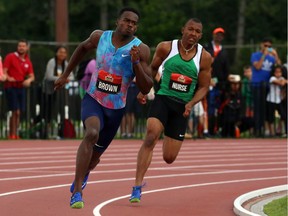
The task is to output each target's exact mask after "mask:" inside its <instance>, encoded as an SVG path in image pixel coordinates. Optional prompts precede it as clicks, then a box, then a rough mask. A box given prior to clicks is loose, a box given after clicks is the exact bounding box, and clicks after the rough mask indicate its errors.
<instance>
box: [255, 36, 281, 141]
mask: <svg viewBox="0 0 288 216" xmlns="http://www.w3.org/2000/svg"><path fill="white" fill-rule="evenodd" d="M274 64H281V61H280V59H279V57H278V54H277V51H276V50H275V49H273V48H272V40H271V39H270V38H264V39H263V40H262V42H261V43H260V50H259V51H257V52H254V53H252V55H251V65H252V80H251V82H252V95H253V106H254V110H253V115H254V122H255V128H254V134H255V136H256V137H259V136H262V135H263V129H264V118H265V113H266V112H265V109H263V107H265V103H266V96H267V90H268V86H269V85H268V83H269V78H270V76H271V71H272V68H273V65H274Z"/></svg>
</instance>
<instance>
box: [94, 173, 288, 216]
mask: <svg viewBox="0 0 288 216" xmlns="http://www.w3.org/2000/svg"><path fill="white" fill-rule="evenodd" d="M282 178H286V176H278V177H267V178H252V179H238V180H232V181H219V182H208V183H201V184H192V185H183V186H177V187H170V188H162V189H157V190H150V191H145V192H143V193H142V194H149V193H157V192H162V191H169V190H179V189H183V188H192V187H203V186H210V185H222V184H231V183H240V182H251V181H265V180H276V179H282ZM129 197H130V194H128V195H124V196H120V197H115V198H113V199H110V200H107V201H105V202H102V203H100V204H99V205H97V206H96V207H95V208H94V209H93V214H94V216H101V214H100V210H101V209H102V208H103V207H104V206H106V205H107V204H110V203H112V202H115V201H118V200H120V199H126V198H129Z"/></svg>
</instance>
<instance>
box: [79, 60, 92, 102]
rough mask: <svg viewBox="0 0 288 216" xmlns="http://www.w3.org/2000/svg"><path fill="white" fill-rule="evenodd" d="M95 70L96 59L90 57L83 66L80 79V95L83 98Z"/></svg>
mask: <svg viewBox="0 0 288 216" xmlns="http://www.w3.org/2000/svg"><path fill="white" fill-rule="evenodd" d="M95 71H96V59H95V58H93V59H91V60H90V61H89V62H88V64H87V65H86V67H85V70H84V76H83V77H82V78H81V80H80V97H81V99H83V97H84V95H85V93H86V89H87V88H88V86H89V83H90V79H91V76H92V74H93V73H94V72H95Z"/></svg>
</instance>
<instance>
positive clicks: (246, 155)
mask: <svg viewBox="0 0 288 216" xmlns="http://www.w3.org/2000/svg"><path fill="white" fill-rule="evenodd" d="M153 155H154V157H153V160H156V159H161V161H162V154H153ZM157 155H158V156H157ZM115 156H116V155H115ZM117 156H119V154H118V155H117ZM121 156H123V155H121ZM248 156H249V157H250V156H252V157H255V154H254V153H247V154H244V153H242V154H229V155H221V154H215V155H213V154H212V155H191V154H190V155H181V156H179V158H180V157H181V159H187V158H193V159H196V158H209V159H213V158H223V157H225V158H227V160H228V158H236V157H241V158H244V157H248ZM260 156H261V157H264V156H270V157H271V156H277V158H278V157H279V156H286V157H287V154H286V153H285V152H282V153H259V154H257V157H260ZM74 158H75V157H74ZM124 159H125V160H133V161H135V159H136V157H135V156H133V157H132V156H131V157H127V156H125V157H124V158H123V157H121V158H120V157H112V158H110V157H107V155H105V156H103V158H102V159H101V161H119V160H121V161H123V160H124ZM72 161H73V162H75V159H74V160H52V159H51V160H43V161H24V162H21V161H20V162H0V166H4V165H17V164H21V165H22V164H36V163H37V164H40V163H53V162H56V163H60V162H72Z"/></svg>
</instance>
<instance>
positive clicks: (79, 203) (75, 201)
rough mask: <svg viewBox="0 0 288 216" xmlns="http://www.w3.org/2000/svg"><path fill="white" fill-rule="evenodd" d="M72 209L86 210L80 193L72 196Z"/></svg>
mask: <svg viewBox="0 0 288 216" xmlns="http://www.w3.org/2000/svg"><path fill="white" fill-rule="evenodd" d="M70 207H71V208H75V209H82V208H84V201H83V200H82V196H81V193H80V192H76V193H75V194H73V195H72V197H71V200H70Z"/></svg>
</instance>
